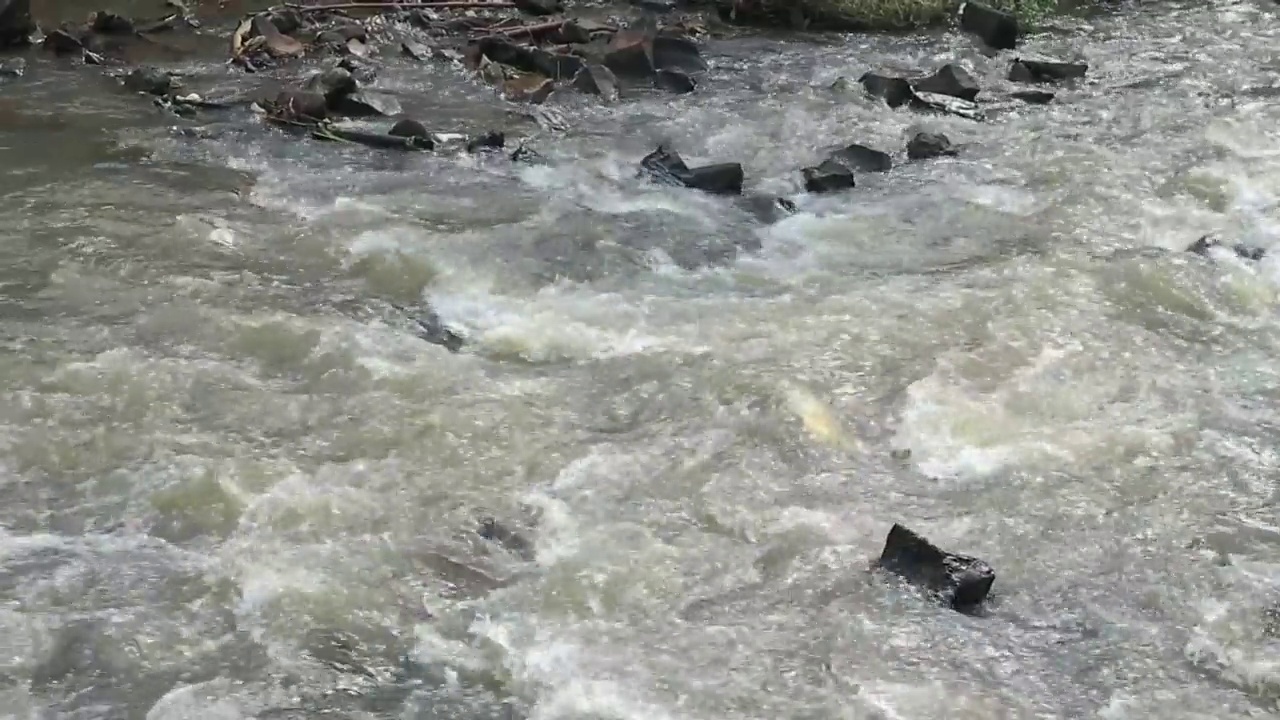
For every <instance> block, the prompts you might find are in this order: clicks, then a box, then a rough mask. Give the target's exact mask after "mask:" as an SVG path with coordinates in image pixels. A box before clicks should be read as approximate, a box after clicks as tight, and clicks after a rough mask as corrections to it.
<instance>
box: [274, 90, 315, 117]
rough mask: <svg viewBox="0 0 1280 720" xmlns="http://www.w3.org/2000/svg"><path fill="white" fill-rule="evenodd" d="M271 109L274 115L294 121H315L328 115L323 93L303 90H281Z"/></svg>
mask: <svg viewBox="0 0 1280 720" xmlns="http://www.w3.org/2000/svg"><path fill="white" fill-rule="evenodd" d="M272 110H273V114H274V115H275V116H276V117H278V118H280V119H282V120H292V121H295V122H317V121H320V120H324V119H325V118H326V117H328V115H329V106H328V103H327V102H326V101H325V97H324V95H321V94H320V93H317V92H307V91H305V90H282V91H281V92H280V94H278V95H276V99H275V103H274V108H272Z"/></svg>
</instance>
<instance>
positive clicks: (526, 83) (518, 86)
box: [502, 73, 556, 105]
mask: <svg viewBox="0 0 1280 720" xmlns="http://www.w3.org/2000/svg"><path fill="white" fill-rule="evenodd" d="M555 87H556V84H555V83H554V82H552V80H551V78H548V77H543V76H542V75H536V74H534V73H525V74H522V75H517V76H515V77H513V78H508V79H507V80H506V81H504V82H503V83H502V96H503V97H505V98H506V99H507V100H510V101H511V102H521V103H530V104H532V105H541V104H542V103H544V102H546V101H547V98H548V97H550V96H551V93H552V92H553V91H554V90H555Z"/></svg>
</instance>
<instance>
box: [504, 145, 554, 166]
mask: <svg viewBox="0 0 1280 720" xmlns="http://www.w3.org/2000/svg"><path fill="white" fill-rule="evenodd" d="M511 162H513V163H524V164H527V165H547V164H548V163H547V159H546V158H544V157H542V156H541V155H539V154H538V151H537V150H534V149H533V148H530V147H527V146H525V145H523V144H521V145H520V147H518V148H516V149H515V150H514V151H512V153H511Z"/></svg>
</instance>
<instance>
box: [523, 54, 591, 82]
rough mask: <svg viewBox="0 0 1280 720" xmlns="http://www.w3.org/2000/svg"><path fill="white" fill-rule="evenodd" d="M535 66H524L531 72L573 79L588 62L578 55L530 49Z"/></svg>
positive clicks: (556, 78)
mask: <svg viewBox="0 0 1280 720" xmlns="http://www.w3.org/2000/svg"><path fill="white" fill-rule="evenodd" d="M528 53H529V57H530V58H531V59H532V62H533V67H532V68H524V69H526V70H529V71H530V72H536V73H538V74H540V75H546V76H547V77H549V78H551V79H552V80H572V79H573V78H574V76H576V75H577V74H578V71H580V70H582V68H583V66H584V65H586V63H585V62H584V61H583V60H582V58H580V57H578V56H577V55H569V54H567V53H554V52H548V51H546V50H541V49H533V50H529V51H528Z"/></svg>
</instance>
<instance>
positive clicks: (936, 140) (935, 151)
mask: <svg viewBox="0 0 1280 720" xmlns="http://www.w3.org/2000/svg"><path fill="white" fill-rule="evenodd" d="M955 154H956V149H955V148H954V147H953V146H952V145H951V139H950V138H948V137H947V136H946V135H943V134H942V133H929V132H920V133H916V134H915V136H914V137H912V138H911V139H910V140H908V141H907V157H908V158H910V159H912V160H929V159H931V158H936V157H943V156H951V155H955Z"/></svg>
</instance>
